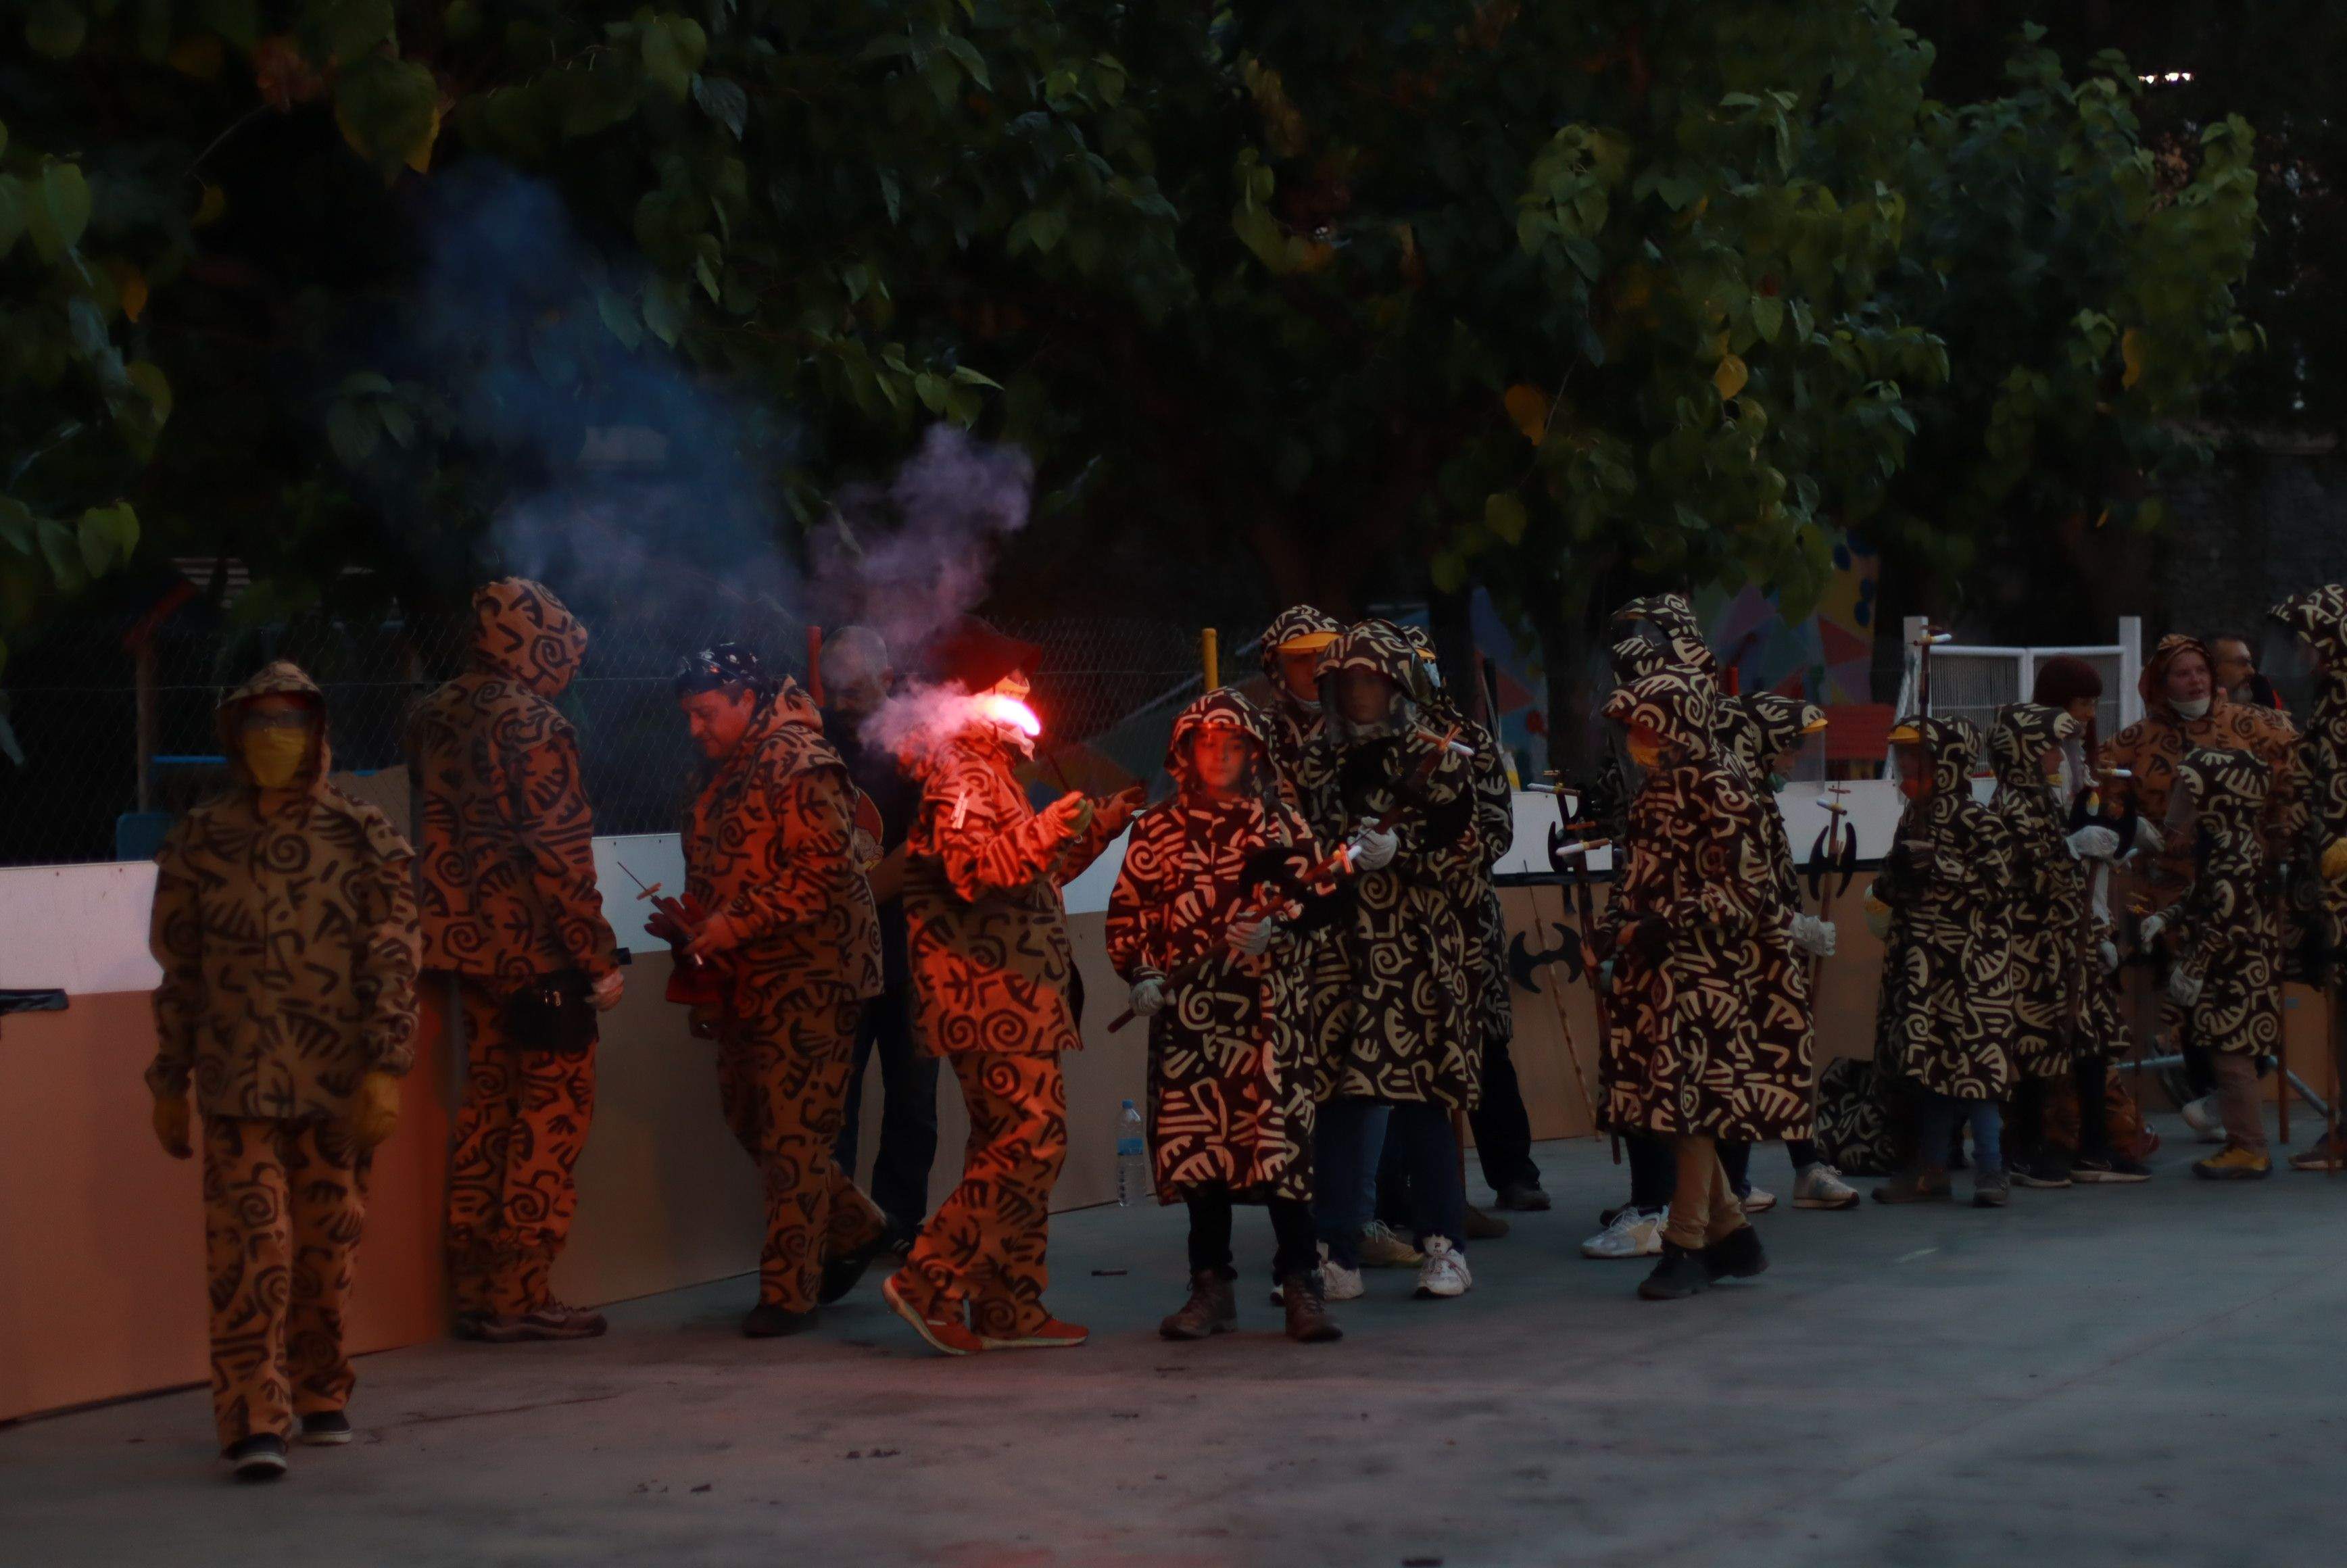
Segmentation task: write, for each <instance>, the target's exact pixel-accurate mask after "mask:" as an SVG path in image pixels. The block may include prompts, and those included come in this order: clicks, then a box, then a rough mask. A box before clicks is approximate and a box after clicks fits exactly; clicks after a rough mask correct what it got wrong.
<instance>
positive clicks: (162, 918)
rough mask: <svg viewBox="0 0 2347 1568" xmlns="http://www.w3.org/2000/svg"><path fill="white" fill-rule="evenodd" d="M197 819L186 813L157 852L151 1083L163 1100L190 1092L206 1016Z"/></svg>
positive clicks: (150, 936) (151, 929)
mask: <svg viewBox="0 0 2347 1568" xmlns="http://www.w3.org/2000/svg"><path fill="white" fill-rule="evenodd" d="M191 820H192V819H191V818H189V817H181V818H180V819H179V821H178V822H177V823H176V824H174V825H172V828H171V831H170V833H169V835H166V836H165V838H164V840H163V847H162V848H161V849H159V850H158V851H157V852H156V855H155V907H154V909H153V911H152V913H151V915H150V917H149V920H148V926H147V945H148V948H149V950H151V951H152V952H153V953H154V955H155V961H156V963H158V964H159V965H161V966H162V969H163V979H162V983H161V984H159V985H158V986H157V987H156V988H155V1061H154V1063H153V1064H152V1065H151V1066H149V1068H148V1069H147V1087H148V1088H149V1090H151V1091H153V1092H154V1093H155V1094H157V1095H158V1096H159V1097H163V1098H177V1097H179V1096H180V1095H183V1094H185V1093H187V1091H188V1078H189V1075H190V1072H191V1071H193V1070H194V1065H195V1059H196V1027H197V1023H198V1021H199V1020H200V1019H201V1018H202V1017H203V1014H204V936H203V925H202V921H201V917H200V915H199V913H198V911H197V908H196V881H195V877H194V876H193V875H192V874H191V873H190V870H189V868H188V864H187V840H188V833H189V824H190V821H191Z"/></svg>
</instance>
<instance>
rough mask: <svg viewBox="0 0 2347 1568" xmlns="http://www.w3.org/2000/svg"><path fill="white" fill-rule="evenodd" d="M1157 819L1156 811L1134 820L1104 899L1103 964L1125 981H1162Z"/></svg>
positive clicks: (1162, 904) (1162, 907)
mask: <svg viewBox="0 0 2347 1568" xmlns="http://www.w3.org/2000/svg"><path fill="white" fill-rule="evenodd" d="M1163 820H1164V816H1163V814H1161V813H1157V812H1148V813H1144V814H1143V815H1142V816H1141V817H1139V818H1138V819H1137V820H1135V822H1134V823H1133V842H1132V843H1131V844H1129V845H1126V846H1125V851H1124V864H1123V866H1121V867H1119V868H1118V870H1117V874H1116V886H1115V888H1114V889H1113V890H1112V891H1111V892H1110V894H1109V896H1108V929H1107V937H1108V961H1109V962H1110V963H1111V964H1112V965H1113V966H1114V967H1115V968H1116V972H1117V973H1118V974H1120V975H1122V976H1123V977H1124V978H1125V979H1126V980H1127V981H1128V982H1137V981H1140V980H1144V979H1164V978H1165V940H1164V927H1165V914H1166V898H1165V891H1164V887H1163V882H1164V875H1163V874H1164V870H1165V859H1164V845H1163V842H1162V841H1163V839H1164V837H1165V835H1164V834H1163V833H1161V832H1159V831H1158V824H1159V823H1161V822H1162V821H1163Z"/></svg>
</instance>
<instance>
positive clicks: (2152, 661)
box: [2099, 633, 2298, 910]
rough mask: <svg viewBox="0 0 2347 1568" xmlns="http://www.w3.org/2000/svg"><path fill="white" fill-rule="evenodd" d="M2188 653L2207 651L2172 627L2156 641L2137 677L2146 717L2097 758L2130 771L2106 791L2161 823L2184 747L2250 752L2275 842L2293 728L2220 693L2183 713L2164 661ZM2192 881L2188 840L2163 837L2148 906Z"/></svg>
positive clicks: (2160, 904) (2288, 804) (2286, 808)
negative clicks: (2260, 770) (2173, 698)
mask: <svg viewBox="0 0 2347 1568" xmlns="http://www.w3.org/2000/svg"><path fill="white" fill-rule="evenodd" d="M2182 653H2198V654H2199V655H2200V657H2201V658H2202V659H2203V660H2206V659H2207V658H2208V657H2209V651H2208V649H2207V648H2206V647H2204V646H2202V644H2201V642H2200V641H2199V639H2198V638H2194V637H2186V636H2182V635H2180V634H2177V633H2171V634H2169V635H2168V636H2166V637H2163V638H2161V639H2160V640H2159V645H2158V647H2157V648H2156V649H2154V650H2153V651H2152V655H2151V657H2150V658H2149V659H2148V660H2147V661H2144V667H2143V678H2142V679H2141V680H2140V681H2139V682H2137V691H2138V692H2140V693H2141V694H2142V697H2143V717H2142V718H2140V719H2137V721H2136V722H2135V723H2132V724H2129V725H2128V726H2127V728H2126V729H2124V730H2121V731H2120V732H2119V733H2117V734H2116V735H2114V736H2112V737H2111V738H2110V740H2109V741H2108V742H2106V743H2105V744H2104V746H2103V754H2102V756H2101V758H2100V759H2099V760H2100V762H2101V764H2102V765H2103V766H2104V767H2106V768H2124V769H2126V770H2127V771H2128V772H2129V773H2130V774H2133V775H2134V776H2133V777H2131V778H2126V779H2114V780H2112V782H2111V784H2110V789H2111V793H2112V794H2114V795H2115V796H2116V797H2117V798H2120V799H2130V798H2131V799H2132V800H2133V801H2134V802H2135V807H2136V810H2137V811H2138V812H2139V813H2141V814H2142V815H2144V816H2145V817H2146V818H2147V819H2148V820H2149V821H2150V822H2152V823H2153V824H2154V825H2159V826H2163V827H2164V825H2165V824H2166V822H2167V820H2168V797H2169V794H2170V792H2171V791H2172V790H2173V789H2174V787H2175V783H2176V770H2177V767H2178V764H2180V763H2182V762H2183V760H2184V753H2186V752H2188V751H2190V750H2191V749H2192V748H2193V747H2195V746H2207V747H2210V748H2213V749H2216V750H2219V751H2239V752H2248V753H2250V754H2251V755H2253V756H2255V757H2256V758H2258V759H2259V760H2260V762H2262V763H2264V764H2266V766H2267V768H2268V769H2269V770H2270V774H2271V776H2272V778H2273V780H2274V788H2273V790H2272V791H2271V792H2270V794H2269V796H2268V800H2267V805H2266V822H2267V825H2268V826H2267V831H2268V833H2269V834H2270V835H2273V836H2274V837H2275V838H2276V839H2277V840H2279V839H2280V837H2281V836H2282V835H2283V831H2284V825H2286V824H2287V823H2289V822H2290V821H2291V820H2293V815H2294V812H2295V796H2296V789H2295V784H2294V780H2295V778H2296V770H2297V765H2298V764H2297V761H2296V757H2297V752H2298V731H2297V729H2296V727H2295V726H2293V725H2292V724H2291V722H2290V720H2289V719H2288V718H2286V717H2285V716H2283V715H2282V714H2280V713H2279V712H2275V711H2274V710H2273V709H2271V708H2261V707H2258V706H2256V705H2255V704H2252V703H2248V702H2232V701H2231V700H2229V698H2227V697H2226V695H2225V694H2224V693H2223V692H2215V693H2214V694H2213V696H2212V698H2211V700H2210V702H2209V711H2208V712H2206V713H2203V714H2202V715H2201V716H2200V717H2198V718H2197V719H2187V718H2185V717H2184V716H2183V715H2182V714H2180V713H2178V712H2177V711H2176V709H2175V707H2174V706H2173V705H2172V704H2170V703H2169V702H2168V665H2169V664H2171V663H2173V662H2174V661H2175V660H2176V658H2177V656H2178V655H2179V654H2182ZM2191 885H2192V845H2190V844H2189V843H2188V842H2186V843H2168V842H2163V843H2162V845H2161V846H2160V850H2159V854H2158V856H2157V858H2156V859H2155V860H2154V862H2153V866H2152V868H2151V872H2150V875H2149V876H2147V878H2146V879H2145V886H2144V889H2143V897H2144V902H2145V903H2146V905H2147V907H2150V908H2152V909H2155V910H2156V909H2164V908H2166V907H2168V906H2169V905H2170V904H2173V903H2175V902H2176V901H2177V900H2178V898H2181V897H2183V896H2184V890H2185V889H2186V888H2187V887H2188V886H2191Z"/></svg>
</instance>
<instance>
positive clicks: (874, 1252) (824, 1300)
mask: <svg viewBox="0 0 2347 1568" xmlns="http://www.w3.org/2000/svg"><path fill="white" fill-rule="evenodd" d="M893 1239H894V1238H893V1237H892V1236H891V1235H889V1233H888V1232H887V1231H883V1232H881V1233H880V1235H876V1236H875V1237H874V1238H873V1239H872V1240H871V1241H870V1242H868V1243H867V1244H866V1245H863V1246H859V1247H856V1248H853V1249H851V1250H850V1251H847V1252H843V1253H841V1254H839V1255H836V1256H835V1257H830V1258H826V1259H825V1260H824V1265H823V1281H822V1283H821V1284H820V1285H818V1286H816V1287H815V1302H816V1305H818V1306H822V1307H828V1306H830V1305H831V1304H832V1303H833V1302H835V1301H837V1300H838V1299H839V1298H840V1297H842V1296H846V1294H847V1293H848V1292H849V1291H851V1290H853V1289H855V1288H856V1284H857V1282H858V1281H860V1280H862V1279H863V1277H864V1271H865V1270H866V1269H867V1268H870V1267H871V1266H873V1265H874V1264H875V1263H876V1262H878V1261H879V1260H880V1259H881V1258H883V1257H886V1256H887V1255H888V1253H889V1250H890V1243H891V1241H892V1240H893Z"/></svg>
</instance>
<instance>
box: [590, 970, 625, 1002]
mask: <svg viewBox="0 0 2347 1568" xmlns="http://www.w3.org/2000/svg"><path fill="white" fill-rule="evenodd" d="M626 989H628V977H627V976H625V975H623V974H621V973H620V971H619V970H617V969H613V970H612V971H611V972H610V974H608V975H605V976H604V977H603V978H602V979H600V980H597V981H596V982H595V989H593V990H592V991H590V992H589V993H588V998H589V1000H591V1001H592V1002H593V1003H594V1004H595V1010H596V1011H597V1012H610V1010H611V1009H613V1008H615V1007H618V1006H619V1005H620V993H621V992H623V991H625V990H626Z"/></svg>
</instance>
